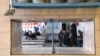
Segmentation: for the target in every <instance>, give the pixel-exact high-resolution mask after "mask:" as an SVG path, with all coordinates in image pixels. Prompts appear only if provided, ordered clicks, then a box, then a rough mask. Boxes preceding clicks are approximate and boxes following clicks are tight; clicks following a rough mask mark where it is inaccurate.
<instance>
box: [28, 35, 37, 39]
mask: <svg viewBox="0 0 100 56" xmlns="http://www.w3.org/2000/svg"><path fill="white" fill-rule="evenodd" d="M28 36H29V37H30V38H32V39H37V37H36V35H35V34H32V35H28Z"/></svg>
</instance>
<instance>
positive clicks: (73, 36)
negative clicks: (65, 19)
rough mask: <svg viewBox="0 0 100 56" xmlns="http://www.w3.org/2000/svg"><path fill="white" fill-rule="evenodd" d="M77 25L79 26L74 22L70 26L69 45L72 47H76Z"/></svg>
mask: <svg viewBox="0 0 100 56" xmlns="http://www.w3.org/2000/svg"><path fill="white" fill-rule="evenodd" d="M77 25H79V23H78V21H74V22H73V23H72V24H71V29H70V33H71V45H72V46H74V47H76V46H77Z"/></svg>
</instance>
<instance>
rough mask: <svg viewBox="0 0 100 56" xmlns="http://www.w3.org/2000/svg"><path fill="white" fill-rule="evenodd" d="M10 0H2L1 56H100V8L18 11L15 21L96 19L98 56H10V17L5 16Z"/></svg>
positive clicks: (0, 1)
mask: <svg viewBox="0 0 100 56" xmlns="http://www.w3.org/2000/svg"><path fill="white" fill-rule="evenodd" d="M8 2H9V0H0V56H100V8H76V9H72V8H69V9H16V13H15V15H14V16H12V17H11V18H13V19H30V18H35V19H50V18H54V19H69V18H70V19H72V18H80V19H81V18H85V19H87V18H94V20H95V44H96V55H10V48H11V47H10V42H11V35H10V16H4V13H5V12H6V10H7V9H8Z"/></svg>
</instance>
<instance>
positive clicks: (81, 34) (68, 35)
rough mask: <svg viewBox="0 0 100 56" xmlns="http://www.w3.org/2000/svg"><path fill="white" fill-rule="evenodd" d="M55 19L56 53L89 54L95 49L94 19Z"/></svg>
mask: <svg viewBox="0 0 100 56" xmlns="http://www.w3.org/2000/svg"><path fill="white" fill-rule="evenodd" d="M54 21H55V22H54V46H55V53H56V54H87V53H93V52H94V51H95V50H94V48H95V47H94V21H93V19H81V20H80V19H79V20H78V19H77V20H75V19H63V20H61V19H59V20H54ZM82 48H84V49H82ZM86 50H87V51H86ZM90 50H91V51H90Z"/></svg>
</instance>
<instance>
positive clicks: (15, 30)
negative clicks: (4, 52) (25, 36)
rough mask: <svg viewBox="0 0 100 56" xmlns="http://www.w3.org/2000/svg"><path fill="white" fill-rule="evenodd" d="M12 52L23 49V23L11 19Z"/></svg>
mask: <svg viewBox="0 0 100 56" xmlns="http://www.w3.org/2000/svg"><path fill="white" fill-rule="evenodd" d="M11 27H12V29H11V33H12V34H11V41H12V42H11V44H12V45H11V49H12V51H11V54H14V53H15V52H16V51H18V50H19V49H21V23H19V22H16V21H11Z"/></svg>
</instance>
